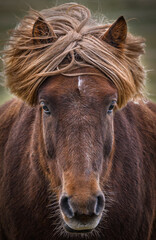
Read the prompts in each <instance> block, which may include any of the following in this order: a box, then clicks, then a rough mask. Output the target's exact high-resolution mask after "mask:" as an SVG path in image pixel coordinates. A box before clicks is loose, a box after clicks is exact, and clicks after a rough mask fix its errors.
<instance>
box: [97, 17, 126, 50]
mask: <svg viewBox="0 0 156 240" xmlns="http://www.w3.org/2000/svg"><path fill="white" fill-rule="evenodd" d="M126 37H127V23H126V21H125V19H124V17H123V16H121V17H119V18H118V19H117V20H116V21H115V22H114V23H113V24H112V25H111V26H110V28H109V29H108V30H107V31H106V32H105V33H104V35H103V36H102V37H101V39H102V40H103V41H105V42H107V43H109V44H110V45H112V46H114V47H121V46H122V44H123V43H124V42H125V40H126Z"/></svg>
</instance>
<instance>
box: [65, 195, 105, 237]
mask: <svg viewBox="0 0 156 240" xmlns="http://www.w3.org/2000/svg"><path fill="white" fill-rule="evenodd" d="M104 206H105V197H104V194H103V193H102V192H100V193H98V194H96V195H94V196H91V197H90V198H88V199H87V201H82V199H81V198H80V199H79V198H78V197H69V196H67V195H66V194H63V195H62V196H61V198H60V209H61V214H62V217H63V220H64V228H65V230H66V231H67V232H72V233H88V232H90V231H92V230H93V229H94V228H96V227H97V225H98V224H99V222H100V220H101V217H102V213H103V210H104Z"/></svg>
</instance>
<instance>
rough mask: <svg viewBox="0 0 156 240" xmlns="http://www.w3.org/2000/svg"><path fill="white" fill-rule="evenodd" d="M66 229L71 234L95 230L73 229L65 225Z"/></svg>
mask: <svg viewBox="0 0 156 240" xmlns="http://www.w3.org/2000/svg"><path fill="white" fill-rule="evenodd" d="M64 228H65V230H66V231H67V232H69V233H89V232H91V231H92V230H93V229H80V230H77V229H73V228H71V227H69V226H68V225H67V224H66V223H64Z"/></svg>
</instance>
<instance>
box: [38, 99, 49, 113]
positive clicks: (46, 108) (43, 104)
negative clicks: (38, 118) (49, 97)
mask: <svg viewBox="0 0 156 240" xmlns="http://www.w3.org/2000/svg"><path fill="white" fill-rule="evenodd" d="M40 105H41V106H42V108H43V111H44V113H46V114H47V115H49V114H50V110H49V108H48V107H47V106H46V105H45V103H44V102H41V103H40Z"/></svg>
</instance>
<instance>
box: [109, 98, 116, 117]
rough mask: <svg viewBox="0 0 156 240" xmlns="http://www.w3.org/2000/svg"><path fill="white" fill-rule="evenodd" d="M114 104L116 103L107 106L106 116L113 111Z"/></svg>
mask: <svg viewBox="0 0 156 240" xmlns="http://www.w3.org/2000/svg"><path fill="white" fill-rule="evenodd" d="M115 104H116V101H115V100H114V101H112V103H111V105H110V106H109V108H108V111H107V113H108V114H110V113H112V112H113V109H114V107H115Z"/></svg>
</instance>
